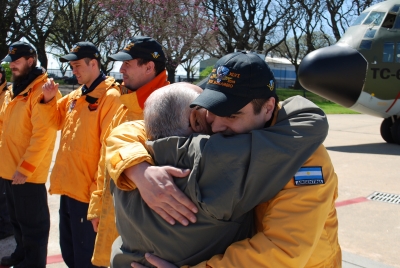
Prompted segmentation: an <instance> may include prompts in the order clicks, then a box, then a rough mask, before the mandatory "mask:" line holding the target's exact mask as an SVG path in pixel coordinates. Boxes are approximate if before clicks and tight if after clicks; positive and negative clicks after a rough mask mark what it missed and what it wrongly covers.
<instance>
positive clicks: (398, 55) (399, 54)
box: [396, 43, 400, 63]
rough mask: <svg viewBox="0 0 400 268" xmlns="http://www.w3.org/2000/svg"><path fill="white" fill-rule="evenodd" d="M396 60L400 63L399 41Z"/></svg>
mask: <svg viewBox="0 0 400 268" xmlns="http://www.w3.org/2000/svg"><path fill="white" fill-rule="evenodd" d="M396 62H397V63H400V43H397V51H396Z"/></svg>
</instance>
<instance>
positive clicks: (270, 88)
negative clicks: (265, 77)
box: [268, 80, 274, 91]
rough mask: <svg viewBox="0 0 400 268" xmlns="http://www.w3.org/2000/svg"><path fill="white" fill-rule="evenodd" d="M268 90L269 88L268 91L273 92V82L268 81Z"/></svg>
mask: <svg viewBox="0 0 400 268" xmlns="http://www.w3.org/2000/svg"><path fill="white" fill-rule="evenodd" d="M268 88H269V90H271V91H273V90H274V80H270V81H269V85H268Z"/></svg>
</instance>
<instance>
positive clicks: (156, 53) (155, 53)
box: [151, 51, 160, 59]
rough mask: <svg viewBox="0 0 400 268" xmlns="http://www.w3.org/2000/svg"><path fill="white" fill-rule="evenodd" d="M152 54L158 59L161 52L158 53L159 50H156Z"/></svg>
mask: <svg viewBox="0 0 400 268" xmlns="http://www.w3.org/2000/svg"><path fill="white" fill-rule="evenodd" d="M151 55H152V56H153V58H155V59H157V58H158V57H160V54H158V52H156V51H155V52H154V53H151Z"/></svg>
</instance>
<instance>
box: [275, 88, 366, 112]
mask: <svg viewBox="0 0 400 268" xmlns="http://www.w3.org/2000/svg"><path fill="white" fill-rule="evenodd" d="M276 93H277V94H278V97H279V101H283V100H286V99H287V98H290V97H292V96H295V95H300V96H303V97H305V98H307V99H308V100H310V101H312V102H314V103H315V104H316V105H317V106H318V107H320V108H321V109H322V110H323V111H324V112H325V113H326V114H358V112H355V111H352V110H350V109H347V108H345V107H343V106H340V105H339V104H336V103H334V102H332V101H330V100H327V99H324V98H323V97H321V96H319V95H317V94H314V93H312V92H310V91H307V90H295V89H285V88H277V89H276Z"/></svg>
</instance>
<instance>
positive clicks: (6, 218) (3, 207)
mask: <svg viewBox="0 0 400 268" xmlns="http://www.w3.org/2000/svg"><path fill="white" fill-rule="evenodd" d="M10 227H11V229H12V225H11V221H10V213H8V207H7V196H6V181H5V180H3V179H0V233H1V232H7V231H8V230H7V229H9V228H10Z"/></svg>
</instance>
